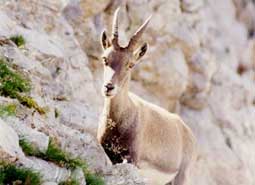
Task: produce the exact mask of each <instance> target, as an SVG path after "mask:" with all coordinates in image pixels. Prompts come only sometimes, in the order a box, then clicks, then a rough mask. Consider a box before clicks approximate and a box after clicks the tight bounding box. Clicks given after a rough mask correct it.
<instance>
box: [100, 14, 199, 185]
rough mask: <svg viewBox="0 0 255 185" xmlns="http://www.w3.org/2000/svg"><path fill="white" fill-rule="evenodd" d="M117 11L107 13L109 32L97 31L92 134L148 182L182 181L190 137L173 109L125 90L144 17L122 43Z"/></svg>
mask: <svg viewBox="0 0 255 185" xmlns="http://www.w3.org/2000/svg"><path fill="white" fill-rule="evenodd" d="M118 12H119V9H117V10H116V12H115V14H114V18H113V27H112V37H111V39H108V38H107V35H106V32H105V31H103V33H102V35H101V44H102V47H103V50H104V53H103V55H102V59H103V63H104V85H103V88H102V93H103V95H104V96H105V102H104V110H103V113H102V117H101V122H100V124H99V128H98V133H97V137H98V140H99V142H100V143H101V145H102V146H103V148H104V150H105V152H106V154H107V155H108V156H109V158H110V159H111V161H112V163H113V164H116V163H121V162H123V161H127V162H130V163H132V164H134V165H136V166H137V167H138V169H139V171H140V172H141V175H142V176H143V177H145V178H146V179H147V180H148V184H151V185H165V184H170V183H172V184H173V185H184V184H185V183H186V181H187V178H188V174H189V170H190V167H191V164H192V162H193V161H194V158H195V139H194V136H193V134H192V132H191V130H190V129H189V128H188V126H187V125H186V124H185V123H184V122H183V121H182V120H181V118H180V117H179V116H178V115H176V114H172V113H169V112H168V111H166V110H164V109H163V108H160V107H158V106H156V105H154V104H151V103H149V102H147V101H145V100H143V99H141V98H140V97H138V96H136V95H135V94H133V93H130V92H129V90H128V89H129V81H130V76H131V71H132V69H133V67H134V66H135V65H136V64H137V63H138V61H139V59H140V58H141V57H142V56H143V55H144V54H145V53H146V51H147V48H148V45H147V43H144V44H143V45H142V46H141V47H139V48H138V49H137V48H136V45H137V41H138V39H139V38H140V37H141V35H142V33H143V32H144V30H145V28H146V26H147V25H148V23H149V20H150V18H148V19H147V20H146V21H145V23H144V24H143V25H142V26H141V27H140V28H139V29H138V30H137V31H136V32H135V34H134V35H133V36H132V38H131V39H130V42H129V44H128V45H127V46H126V47H121V46H120V45H119V43H118V35H119V34H118Z"/></svg>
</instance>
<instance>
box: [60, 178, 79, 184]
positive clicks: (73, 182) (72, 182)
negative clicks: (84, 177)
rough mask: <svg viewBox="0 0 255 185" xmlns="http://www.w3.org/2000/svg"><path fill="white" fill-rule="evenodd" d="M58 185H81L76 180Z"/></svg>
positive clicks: (69, 180) (71, 179)
mask: <svg viewBox="0 0 255 185" xmlns="http://www.w3.org/2000/svg"><path fill="white" fill-rule="evenodd" d="M58 185H79V182H78V181H77V180H76V179H73V178H70V179H68V180H66V181H64V182H60V183H59V184H58Z"/></svg>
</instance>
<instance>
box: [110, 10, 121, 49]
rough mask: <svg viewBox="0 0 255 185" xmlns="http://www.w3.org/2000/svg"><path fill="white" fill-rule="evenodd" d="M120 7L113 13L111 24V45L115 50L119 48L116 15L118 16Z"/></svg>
mask: <svg viewBox="0 0 255 185" xmlns="http://www.w3.org/2000/svg"><path fill="white" fill-rule="evenodd" d="M119 10H120V7H118V8H117V9H116V11H115V13H114V16H113V22H112V44H113V46H114V47H115V48H119V43H118V37H119V33H118V22H119V21H118V14H119Z"/></svg>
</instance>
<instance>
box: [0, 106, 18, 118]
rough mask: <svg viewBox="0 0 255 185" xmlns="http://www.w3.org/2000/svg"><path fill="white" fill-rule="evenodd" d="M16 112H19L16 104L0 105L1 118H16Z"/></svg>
mask: <svg viewBox="0 0 255 185" xmlns="http://www.w3.org/2000/svg"><path fill="white" fill-rule="evenodd" d="M16 110H17V105H16V104H7V105H0V117H4V116H14V115H16Z"/></svg>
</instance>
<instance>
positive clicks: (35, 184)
mask: <svg viewBox="0 0 255 185" xmlns="http://www.w3.org/2000/svg"><path fill="white" fill-rule="evenodd" d="M8 184H10V185H11V184H13V185H14V184H19V185H40V184H41V176H40V174H39V173H36V172H34V171H32V170H31V169H28V168H22V167H17V166H15V165H13V164H0V185H8Z"/></svg>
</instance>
